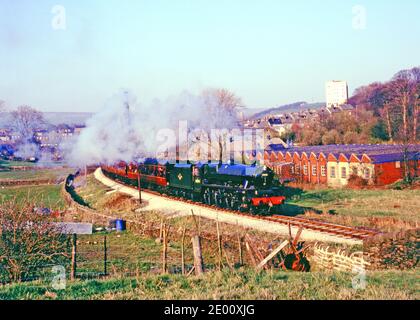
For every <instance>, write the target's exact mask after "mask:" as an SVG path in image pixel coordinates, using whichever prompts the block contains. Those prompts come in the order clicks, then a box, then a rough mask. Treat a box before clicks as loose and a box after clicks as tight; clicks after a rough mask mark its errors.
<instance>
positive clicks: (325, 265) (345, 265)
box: [312, 244, 370, 272]
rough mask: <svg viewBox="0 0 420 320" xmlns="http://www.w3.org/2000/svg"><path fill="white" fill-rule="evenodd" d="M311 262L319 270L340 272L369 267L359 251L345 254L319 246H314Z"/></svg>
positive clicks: (338, 250)
mask: <svg viewBox="0 0 420 320" xmlns="http://www.w3.org/2000/svg"><path fill="white" fill-rule="evenodd" d="M312 261H313V262H315V264H316V265H317V267H319V268H322V269H328V270H336V271H342V272H354V271H355V270H364V269H367V268H368V267H369V266H370V262H369V261H368V260H367V257H366V256H365V255H364V253H363V252H361V251H358V252H353V253H347V252H345V251H344V250H342V249H330V248H329V247H328V246H327V247H325V246H323V245H321V244H315V246H314V252H313V256H312Z"/></svg>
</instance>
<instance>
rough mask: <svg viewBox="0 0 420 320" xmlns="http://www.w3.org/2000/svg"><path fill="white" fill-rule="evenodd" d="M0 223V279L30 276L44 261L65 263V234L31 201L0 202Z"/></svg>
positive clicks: (14, 280)
mask: <svg viewBox="0 0 420 320" xmlns="http://www.w3.org/2000/svg"><path fill="white" fill-rule="evenodd" d="M0 226H1V227H0V228H1V229H0V234H1V238H0V266H1V268H0V283H8V282H19V281H24V280H27V279H33V278H34V277H35V278H36V277H37V275H39V274H40V273H42V272H43V271H44V270H45V267H46V266H47V265H48V266H52V265H62V264H67V263H68V258H69V249H70V247H69V242H68V237H67V236H66V235H62V234H61V233H60V230H59V229H58V228H57V227H56V225H55V224H53V223H52V222H51V221H49V220H48V218H47V217H45V216H42V215H40V214H39V213H37V212H36V210H35V206H34V205H31V204H24V205H22V204H21V205H18V204H17V203H16V201H14V200H12V201H9V202H4V203H2V206H1V207H0Z"/></svg>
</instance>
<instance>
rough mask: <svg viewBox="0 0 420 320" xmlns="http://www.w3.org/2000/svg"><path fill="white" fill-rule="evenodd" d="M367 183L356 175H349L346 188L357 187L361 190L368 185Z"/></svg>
mask: <svg viewBox="0 0 420 320" xmlns="http://www.w3.org/2000/svg"><path fill="white" fill-rule="evenodd" d="M368 183H369V181H368V180H366V179H364V178H362V177H360V176H358V175H356V174H351V175H350V177H349V180H348V186H349V187H357V188H362V187H366V186H367V185H368Z"/></svg>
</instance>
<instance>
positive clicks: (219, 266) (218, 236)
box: [216, 219, 222, 271]
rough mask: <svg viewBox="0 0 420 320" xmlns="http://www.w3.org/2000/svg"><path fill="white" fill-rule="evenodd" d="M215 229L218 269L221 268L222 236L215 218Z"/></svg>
mask: <svg viewBox="0 0 420 320" xmlns="http://www.w3.org/2000/svg"><path fill="white" fill-rule="evenodd" d="M216 229H217V250H218V251H219V261H218V268H219V271H220V270H222V237H221V235H220V228H219V219H217V220H216Z"/></svg>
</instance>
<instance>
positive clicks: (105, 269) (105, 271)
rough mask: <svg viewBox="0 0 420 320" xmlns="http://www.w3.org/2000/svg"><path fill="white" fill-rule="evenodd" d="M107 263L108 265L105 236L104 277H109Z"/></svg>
mask: <svg viewBox="0 0 420 320" xmlns="http://www.w3.org/2000/svg"><path fill="white" fill-rule="evenodd" d="M107 263H108V247H107V243H106V235H105V236H104V276H106V275H107V273H108V272H107Z"/></svg>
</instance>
